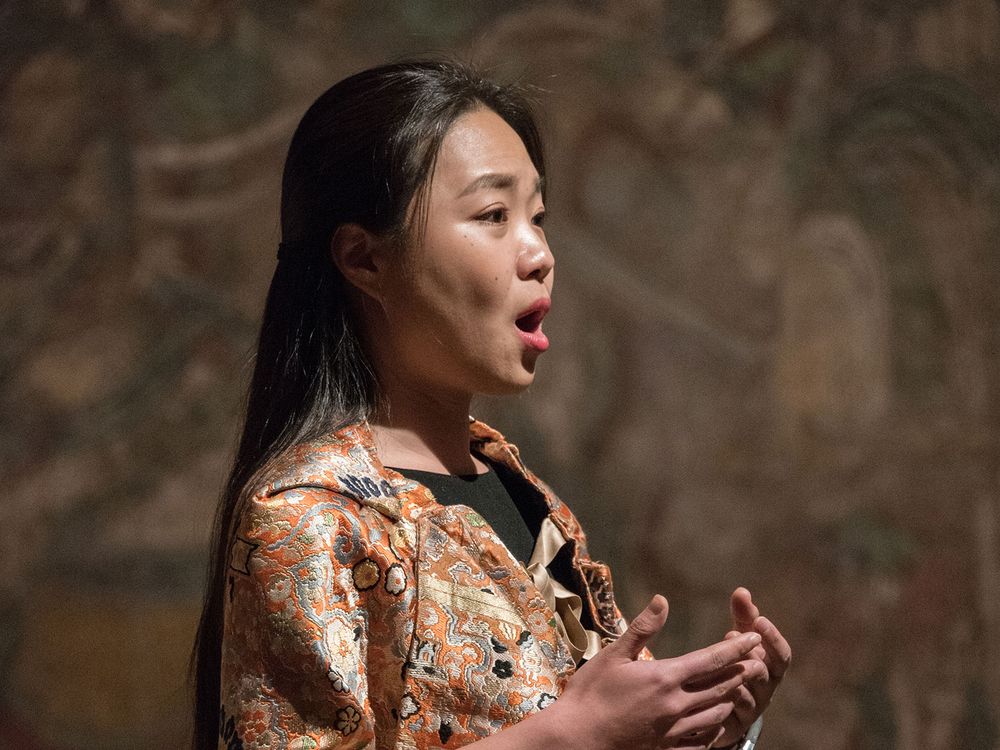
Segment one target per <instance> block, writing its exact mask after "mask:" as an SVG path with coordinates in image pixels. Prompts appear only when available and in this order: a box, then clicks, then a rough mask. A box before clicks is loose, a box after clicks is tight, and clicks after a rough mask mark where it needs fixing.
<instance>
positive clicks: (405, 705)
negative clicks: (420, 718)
mask: <svg viewBox="0 0 1000 750" xmlns="http://www.w3.org/2000/svg"><path fill="white" fill-rule="evenodd" d="M399 707H400V710H399V715H400V716H401V717H403V718H404V719H409V718H410V717H411V716H413V714H415V713H416V712H417V711H419V710H420V706H418V705H417V702H416V701H415V700H413V696H412V695H410V694H409V693H406V694H405V695H404V696H403V700H402V701H401V702H400V706H399Z"/></svg>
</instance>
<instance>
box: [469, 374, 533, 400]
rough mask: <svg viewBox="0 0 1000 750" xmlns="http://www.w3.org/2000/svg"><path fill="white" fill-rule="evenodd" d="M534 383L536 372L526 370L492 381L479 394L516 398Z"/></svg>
mask: <svg viewBox="0 0 1000 750" xmlns="http://www.w3.org/2000/svg"><path fill="white" fill-rule="evenodd" d="M534 382H535V373H534V371H533V370H532V371H527V370H524V371H521V372H519V373H509V374H507V375H506V376H505V377H498V378H494V379H492V381H491V382H490V383H489V385H488V386H485V387H483V388H482V389H481V390H480V391H479V393H480V394H481V395H483V396H514V395H517V394H518V393H523V392H524V391H525V390H527V388H528V386H530V385H531V384H532V383H534ZM484 385H485V384H484Z"/></svg>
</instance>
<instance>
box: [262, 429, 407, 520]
mask: <svg viewBox="0 0 1000 750" xmlns="http://www.w3.org/2000/svg"><path fill="white" fill-rule="evenodd" d="M247 495H248V496H249V497H251V498H253V499H254V500H255V501H256V502H258V503H262V504H265V505H269V506H274V507H275V508H282V509H284V510H285V511H287V512H291V513H294V512H296V510H297V509H301V508H302V507H303V500H304V499H309V498H316V497H324V496H330V495H333V496H337V497H338V498H340V499H341V500H349V501H354V503H356V504H358V505H361V506H363V507H365V508H370V509H372V510H374V511H377V512H379V513H381V514H382V515H384V516H388V517H389V518H391V519H393V520H396V519H398V518H399V512H400V503H399V501H398V499H397V497H396V495H397V490H396V488H395V487H394V486H393V483H392V481H390V477H389V476H388V475H387V474H386V472H385V470H384V468H383V467H382V465H381V462H379V461H378V459H377V457H376V456H375V450H374V445H373V443H372V433H371V429H370V428H369V427H368V425H367V424H365V423H358V424H351V425H348V426H346V427H343V428H341V429H340V430H337V431H336V432H332V433H330V434H327V435H324V436H323V437H321V438H318V439H316V440H311V441H308V442H304V443H300V444H298V445H295V446H292V447H291V448H289V449H288V450H286V451H285V452H284V453H282V454H281V455H280V456H278V457H277V458H276V459H275V460H274V461H272V462H271V464H270V465H269V466H268V467H267V468H266V470H265V471H264V472H263V473H262V474H261V475H260V476H259V477H258V478H257V480H256V481H255V482H254V486H253V487H252V488H250V491H249V492H248V493H247ZM345 507H350V506H349V504H348V505H346V506H345Z"/></svg>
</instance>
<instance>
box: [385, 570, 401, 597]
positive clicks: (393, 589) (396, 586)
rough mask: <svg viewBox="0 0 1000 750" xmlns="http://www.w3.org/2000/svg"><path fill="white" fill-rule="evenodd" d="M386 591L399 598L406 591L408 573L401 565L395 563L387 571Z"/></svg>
mask: <svg viewBox="0 0 1000 750" xmlns="http://www.w3.org/2000/svg"><path fill="white" fill-rule="evenodd" d="M385 590H386V591H388V592H389V593H390V594H392V595H393V596H399V595H400V594H402V593H403V591H405V590H406V573H405V571H404V570H403V566H402V565H400V564H399V563H393V564H392V565H390V566H389V569H388V570H386V571H385Z"/></svg>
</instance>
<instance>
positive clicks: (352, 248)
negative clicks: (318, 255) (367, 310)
mask: <svg viewBox="0 0 1000 750" xmlns="http://www.w3.org/2000/svg"><path fill="white" fill-rule="evenodd" d="M382 244H383V243H382V241H381V240H380V239H379V238H378V237H377V236H376V235H374V234H373V233H372V232H369V231H368V230H367V229H365V228H364V227H362V226H361V225H360V224H354V223H350V224H341V225H340V226H339V227H337V231H336V232H334V233H333V237H331V238H330V257H331V259H332V260H333V263H334V265H336V266H337V269H338V270H339V271H340V273H341V274H342V275H343V277H344V278H345V279H346V280H347V281H348V282H350V284H351V285H352V286H355V287H357V288H358V289H360V290H361V291H362V292H364V293H365V294H367V295H369V296H370V297H373V298H375V299H377V300H380V301H381V297H382V294H381V287H382V278H381V273H380V272H381V269H382V268H383V263H382V262H381V260H382V258H381V254H382V251H383V247H382Z"/></svg>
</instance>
